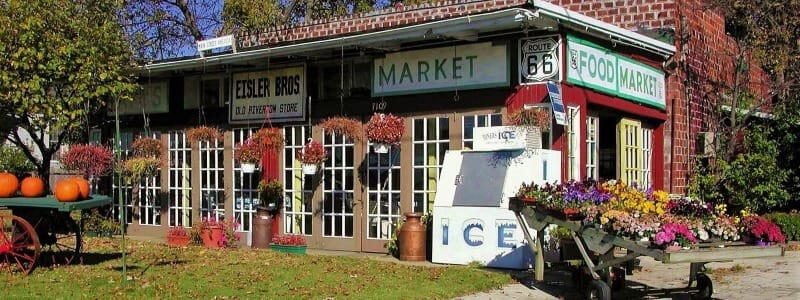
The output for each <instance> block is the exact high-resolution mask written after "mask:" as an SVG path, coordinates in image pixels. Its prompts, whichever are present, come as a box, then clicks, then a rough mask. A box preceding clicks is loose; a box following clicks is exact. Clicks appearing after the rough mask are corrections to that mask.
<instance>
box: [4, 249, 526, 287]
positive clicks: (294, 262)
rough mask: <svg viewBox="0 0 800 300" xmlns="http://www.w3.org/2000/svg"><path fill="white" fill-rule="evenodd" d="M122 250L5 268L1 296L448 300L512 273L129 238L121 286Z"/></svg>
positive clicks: (92, 251)
mask: <svg viewBox="0 0 800 300" xmlns="http://www.w3.org/2000/svg"><path fill="white" fill-rule="evenodd" d="M119 247H120V240H119V239H110V238H86V239H85V246H84V252H85V253H84V255H83V257H84V260H83V264H80V263H73V264H72V265H69V266H57V267H52V266H40V267H37V268H36V269H35V270H34V271H33V272H32V273H31V274H30V275H29V276H27V277H25V276H22V275H19V274H13V275H10V274H9V273H8V272H6V271H5V270H4V269H3V270H0V274H2V275H0V278H2V282H0V295H2V296H0V298H2V299H17V298H35V299H42V298H46V299H54V298H55V299H75V298H92V299H111V298H115V299H119V298H123V299H124V298H132V299H174V298H192V299H195V298H197V299H210V298H222V299H232V298H255V299H291V298H295V299H325V298H328V297H331V298H337V299H345V298H346V299H414V298H425V299H430V298H440V299H449V298H453V297H457V296H461V295H467V294H471V293H474V292H477V291H483V290H488V289H493V288H497V287H500V286H502V285H505V284H507V283H510V282H511V281H512V279H511V277H510V276H509V275H508V274H505V273H501V272H493V271H490V270H484V269H481V268H476V267H469V266H451V267H421V266H409V265H403V264H398V263H393V262H383V261H377V260H374V259H369V258H353V257H338V256H315V255H307V256H297V255H291V254H284V253H276V252H272V251H269V250H259V251H254V250H250V249H248V248H243V249H225V250H209V249H205V248H202V247H200V246H190V247H187V248H170V247H167V246H166V245H163V244H158V243H148V242H139V241H129V242H127V249H128V253H129V254H128V256H127V262H128V263H127V265H128V276H129V277H130V278H131V279H130V280H128V281H127V282H126V283H122V271H121V266H122V260H121V256H120V251H119V250H120V248H119ZM43 259H47V258H46V257H44V256H43V257H40V261H41V260H43Z"/></svg>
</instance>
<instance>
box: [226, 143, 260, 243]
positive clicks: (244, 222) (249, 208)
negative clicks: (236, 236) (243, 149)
mask: <svg viewBox="0 0 800 300" xmlns="http://www.w3.org/2000/svg"><path fill="white" fill-rule="evenodd" d="M253 131H254V130H253V129H249V128H239V129H234V130H233V134H232V135H231V139H232V140H233V145H234V146H233V147H234V148H233V152H234V153H236V151H237V150H238V149H237V147H238V145H239V144H240V143H242V142H243V141H245V140H246V139H247V138H248V137H249V136H250V134H252V133H253ZM229 163H231V164H233V174H232V175H233V217H234V218H236V220H237V221H238V222H239V224H240V225H239V226H240V227H239V228H237V229H236V230H237V231H250V230H251V229H252V228H253V214H254V213H255V211H256V205H258V201H259V200H258V182H259V180H260V179H261V174H260V173H259V171H255V172H252V173H245V172H242V168H241V165H240V164H239V163H237V162H235V161H234V160H233V159H231V161H230V162H229Z"/></svg>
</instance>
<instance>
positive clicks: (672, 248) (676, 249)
mask: <svg viewBox="0 0 800 300" xmlns="http://www.w3.org/2000/svg"><path fill="white" fill-rule="evenodd" d="M666 250H667V251H678V250H681V245H669V246H667V248H666Z"/></svg>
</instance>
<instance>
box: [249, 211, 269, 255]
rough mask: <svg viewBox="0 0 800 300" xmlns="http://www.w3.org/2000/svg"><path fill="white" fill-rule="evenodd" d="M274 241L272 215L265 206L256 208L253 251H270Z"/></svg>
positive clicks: (251, 245)
mask: <svg viewBox="0 0 800 300" xmlns="http://www.w3.org/2000/svg"><path fill="white" fill-rule="evenodd" d="M271 241H272V214H271V213H270V210H269V209H268V208H266V207H263V206H256V215H255V216H254V217H253V240H252V243H251V244H250V247H251V248H253V249H268V248H269V243H270V242H271Z"/></svg>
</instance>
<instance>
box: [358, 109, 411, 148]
mask: <svg viewBox="0 0 800 300" xmlns="http://www.w3.org/2000/svg"><path fill="white" fill-rule="evenodd" d="M364 131H365V133H366V135H367V140H369V141H370V142H373V143H384V144H392V145H397V144H400V138H401V137H403V131H405V123H403V118H401V117H397V116H394V115H392V114H387V115H384V114H379V113H375V114H374V115H372V118H370V119H369V122H368V123H367V126H366V128H365V129H364Z"/></svg>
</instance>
